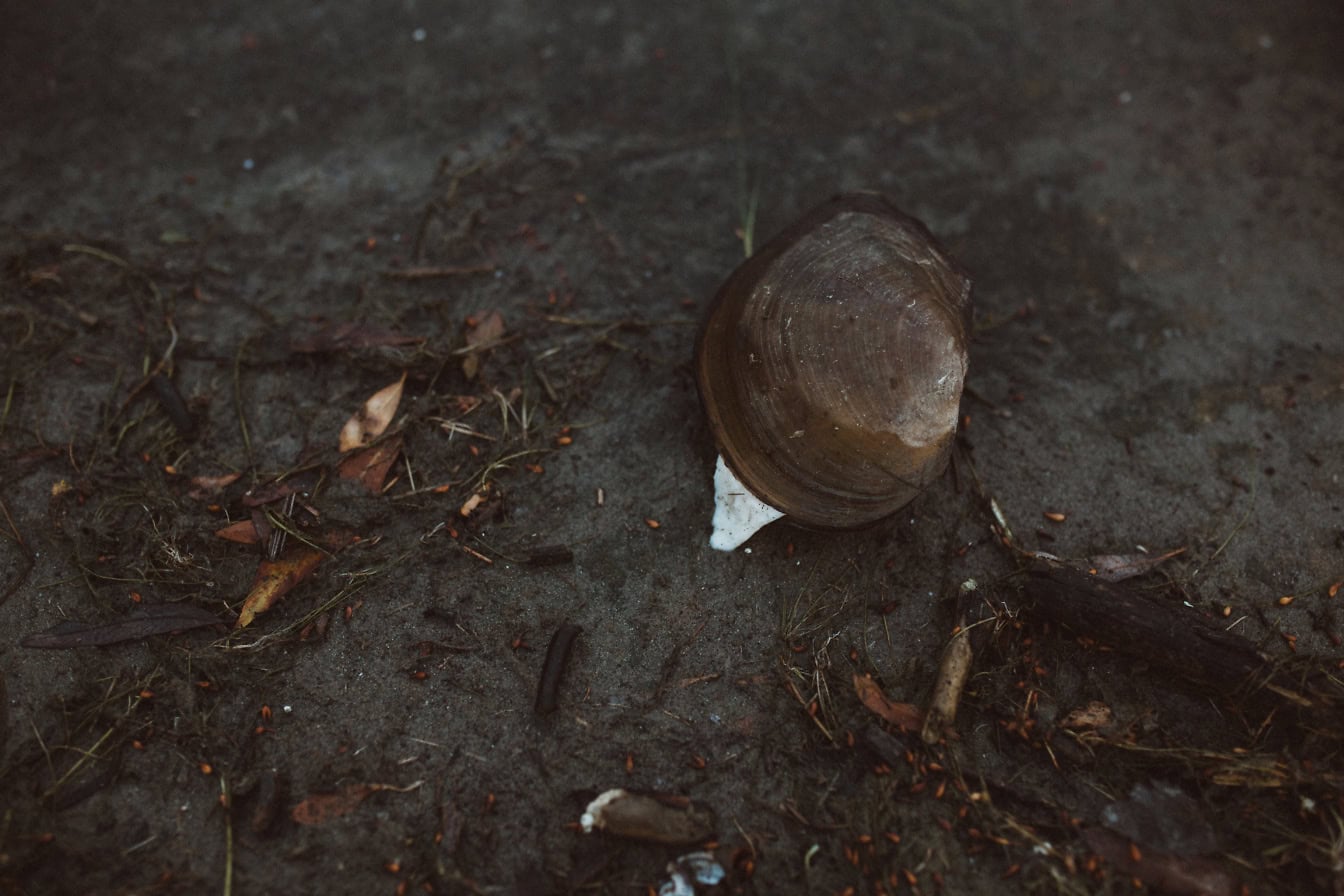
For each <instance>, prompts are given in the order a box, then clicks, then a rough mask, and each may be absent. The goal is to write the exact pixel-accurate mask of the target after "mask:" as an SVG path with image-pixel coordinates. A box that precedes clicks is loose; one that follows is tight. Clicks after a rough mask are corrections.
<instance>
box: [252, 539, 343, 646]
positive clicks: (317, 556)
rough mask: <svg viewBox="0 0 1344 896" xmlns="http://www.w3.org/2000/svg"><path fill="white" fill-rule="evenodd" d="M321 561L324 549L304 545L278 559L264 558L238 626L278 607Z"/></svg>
mask: <svg viewBox="0 0 1344 896" xmlns="http://www.w3.org/2000/svg"><path fill="white" fill-rule="evenodd" d="M321 560H322V552H321V551H319V550H317V549H316V548H310V547H308V546H307V545H300V546H298V547H296V548H295V549H294V550H292V551H290V552H289V553H287V554H285V556H283V557H281V558H280V559H278V560H263V561H261V566H260V567H259V568H258V569H257V578H256V581H255V582H253V584H252V591H251V592H249V593H248V595H247V599H246V600H245V601H243V608H242V609H241V610H239V611H238V622H237V623H236V625H235V628H246V627H247V626H249V625H251V624H252V620H254V619H256V618H257V617H258V616H260V615H261V614H262V613H265V612H266V611H267V610H269V609H270V608H271V607H273V606H275V605H276V603H278V602H279V600H280V598H282V597H284V596H285V595H286V594H288V593H289V592H290V591H292V590H293V589H294V586H295V585H298V584H299V583H300V582H302V581H303V580H304V579H306V578H308V576H310V575H311V574H312V572H313V570H315V569H317V564H318V563H319V562H320V561H321Z"/></svg>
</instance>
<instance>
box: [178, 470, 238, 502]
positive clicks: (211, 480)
mask: <svg viewBox="0 0 1344 896" xmlns="http://www.w3.org/2000/svg"><path fill="white" fill-rule="evenodd" d="M242 475H243V474H242V473H225V474H224V475H223V476H193V477H192V478H191V490H190V491H189V492H187V497H189V498H195V499H196V500H197V501H203V500H205V499H206V498H211V497H214V496H215V495H217V494H219V493H220V492H222V491H223V490H224V489H226V488H228V487H229V486H231V485H233V484H234V483H235V482H237V481H238V480H239V479H241V478H242Z"/></svg>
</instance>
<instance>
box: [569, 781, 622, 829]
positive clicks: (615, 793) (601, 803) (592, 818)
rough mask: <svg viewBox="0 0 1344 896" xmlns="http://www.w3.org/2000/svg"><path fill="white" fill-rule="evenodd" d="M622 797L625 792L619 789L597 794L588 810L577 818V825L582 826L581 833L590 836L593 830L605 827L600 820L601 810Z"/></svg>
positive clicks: (604, 823) (604, 822)
mask: <svg viewBox="0 0 1344 896" xmlns="http://www.w3.org/2000/svg"><path fill="white" fill-rule="evenodd" d="M623 796H625V791H624V790H622V789H621V788H619V787H617V788H614V789H612V790H607V791H604V792H602V793H599V794H598V795H597V799H595V800H593V801H592V802H591V803H589V804H588V808H587V809H585V810H584V812H583V815H581V816H580V817H579V824H581V825H582V826H583V832H584V833H585V834H591V833H592V832H593V829H594V828H597V829H601V828H604V827H606V826H607V823H606V821H604V820H603V818H602V810H603V809H605V808H606V807H607V805H608V804H609V803H613V802H615V801H616V800H618V799H620V798H621V797H623Z"/></svg>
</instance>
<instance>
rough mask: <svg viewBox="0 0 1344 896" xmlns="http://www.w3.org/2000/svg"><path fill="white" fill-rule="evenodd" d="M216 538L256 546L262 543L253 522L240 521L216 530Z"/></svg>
mask: <svg viewBox="0 0 1344 896" xmlns="http://www.w3.org/2000/svg"><path fill="white" fill-rule="evenodd" d="M215 537H216V538H222V539H224V540H225V541H236V542H238V543H239V544H256V543H257V542H259V541H261V536H260V535H259V534H257V527H256V524H254V523H253V522H252V521H251V520H239V521H238V522H236V523H231V524H230V525H227V526H225V527H224V528H223V529H216V530H215Z"/></svg>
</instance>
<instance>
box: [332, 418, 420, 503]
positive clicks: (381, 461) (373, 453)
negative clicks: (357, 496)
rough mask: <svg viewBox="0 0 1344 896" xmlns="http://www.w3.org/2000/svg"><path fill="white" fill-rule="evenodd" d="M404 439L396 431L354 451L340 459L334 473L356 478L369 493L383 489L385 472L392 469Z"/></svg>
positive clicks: (346, 477)
mask: <svg viewBox="0 0 1344 896" xmlns="http://www.w3.org/2000/svg"><path fill="white" fill-rule="evenodd" d="M404 441H405V438H404V437H403V436H402V435H401V433H397V434H396V435H394V436H392V437H391V438H387V439H383V440H382V441H381V442H379V443H377V444H376V445H370V446H369V447H368V448H365V449H363V450H362V451H356V452H354V453H352V454H350V455H348V456H347V457H346V458H344V459H343V460H342V461H341V464H340V466H339V467H337V468H336V473H337V475H338V476H340V477H341V478H342V479H358V480H359V481H360V482H361V483H362V484H363V486H364V488H366V489H368V492H369V494H371V495H376V494H378V493H380V492H381V491H382V490H383V483H384V482H385V481H386V480H387V473H388V471H389V470H391V469H392V464H394V463H396V461H397V455H398V454H400V453H401V446H402V443H403V442H404Z"/></svg>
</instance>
